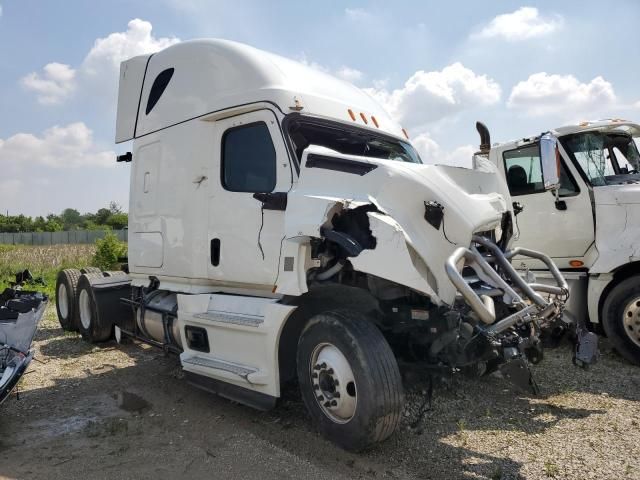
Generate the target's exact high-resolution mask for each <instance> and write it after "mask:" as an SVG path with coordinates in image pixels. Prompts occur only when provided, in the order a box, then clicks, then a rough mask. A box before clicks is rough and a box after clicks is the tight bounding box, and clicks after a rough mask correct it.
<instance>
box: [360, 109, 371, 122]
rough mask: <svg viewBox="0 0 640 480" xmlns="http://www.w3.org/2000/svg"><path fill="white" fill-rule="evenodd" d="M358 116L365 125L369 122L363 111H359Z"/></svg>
mask: <svg viewBox="0 0 640 480" xmlns="http://www.w3.org/2000/svg"><path fill="white" fill-rule="evenodd" d="M360 118H361V119H362V121H363V122H364V124H365V125H368V124H369V121H368V120H367V116H366V115H365V114H364V113H362V112H360Z"/></svg>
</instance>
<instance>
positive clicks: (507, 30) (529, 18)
mask: <svg viewBox="0 0 640 480" xmlns="http://www.w3.org/2000/svg"><path fill="white" fill-rule="evenodd" d="M563 25H564V19H563V17H562V16H560V15H555V16H553V17H542V16H541V15H540V14H539V12H538V9H537V8H534V7H521V8H519V9H518V10H516V11H515V12H512V13H505V14H502V15H498V16H497V17H495V18H494V19H493V20H491V22H489V24H488V25H487V26H485V27H484V28H483V29H482V30H481V31H480V32H479V33H477V34H474V35H472V37H475V38H494V37H501V38H504V39H505V40H507V41H510V42H517V41H521V40H527V39H529V38H534V37H541V36H544V35H549V34H550V33H553V32H555V31H556V30H558V29H560V28H562V26H563Z"/></svg>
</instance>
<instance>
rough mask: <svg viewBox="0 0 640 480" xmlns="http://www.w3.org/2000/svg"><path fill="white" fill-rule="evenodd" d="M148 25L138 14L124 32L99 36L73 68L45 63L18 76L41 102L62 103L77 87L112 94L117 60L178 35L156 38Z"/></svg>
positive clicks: (170, 42) (157, 46)
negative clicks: (36, 69)
mask: <svg viewBox="0 0 640 480" xmlns="http://www.w3.org/2000/svg"><path fill="white" fill-rule="evenodd" d="M152 28H153V27H152V25H151V23H149V22H146V21H144V20H140V19H138V18H136V19H134V20H131V21H130V22H129V23H128V25H127V31H126V32H116V33H111V34H110V35H108V36H107V37H105V38H99V39H97V40H96V41H95V43H94V44H93V47H92V48H91V50H89V52H88V53H87V55H86V57H85V59H84V61H83V62H82V64H81V65H80V66H78V67H77V68H76V69H73V68H71V67H70V66H69V65H64V64H60V63H49V64H48V65H46V66H45V67H44V68H43V72H42V73H36V72H32V73H30V74H28V75H27V76H25V77H24V78H23V79H22V84H23V86H24V87H25V88H27V89H28V90H32V91H34V92H35V93H36V94H37V96H38V101H39V102H40V103H42V104H57V103H62V102H63V101H64V100H65V99H67V98H69V97H70V96H71V94H72V93H74V91H76V90H77V89H78V88H76V87H77V84H80V87H84V88H93V89H97V90H98V91H99V92H100V93H101V95H100V97H109V98H111V97H115V91H116V87H117V83H118V72H119V68H120V62H122V61H123V60H126V59H128V58H131V57H134V56H136V55H142V54H146V53H152V52H156V51H158V50H162V49H163V48H166V47H168V46H170V45H173V44H174V43H177V42H178V41H179V39H177V38H175V37H171V38H168V37H162V38H156V37H154V36H153V35H152Z"/></svg>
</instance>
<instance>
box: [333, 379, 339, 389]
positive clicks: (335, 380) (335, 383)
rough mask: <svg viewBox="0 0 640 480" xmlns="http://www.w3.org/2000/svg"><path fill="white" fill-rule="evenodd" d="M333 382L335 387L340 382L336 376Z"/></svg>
mask: <svg viewBox="0 0 640 480" xmlns="http://www.w3.org/2000/svg"><path fill="white" fill-rule="evenodd" d="M333 384H334V385H335V386H336V387H337V386H338V385H340V382H339V381H338V379H337V378H336V379H334V380H333Z"/></svg>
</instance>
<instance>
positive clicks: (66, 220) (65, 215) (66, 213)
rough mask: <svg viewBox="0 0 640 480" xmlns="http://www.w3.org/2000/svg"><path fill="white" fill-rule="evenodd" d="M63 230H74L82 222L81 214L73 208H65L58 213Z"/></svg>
mask: <svg viewBox="0 0 640 480" xmlns="http://www.w3.org/2000/svg"><path fill="white" fill-rule="evenodd" d="M60 218H61V219H62V224H63V225H64V228H65V230H75V229H77V228H78V226H79V225H80V224H81V223H82V215H80V212H79V211H78V210H76V209H75V208H65V209H64V210H63V211H62V213H61V214H60Z"/></svg>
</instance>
